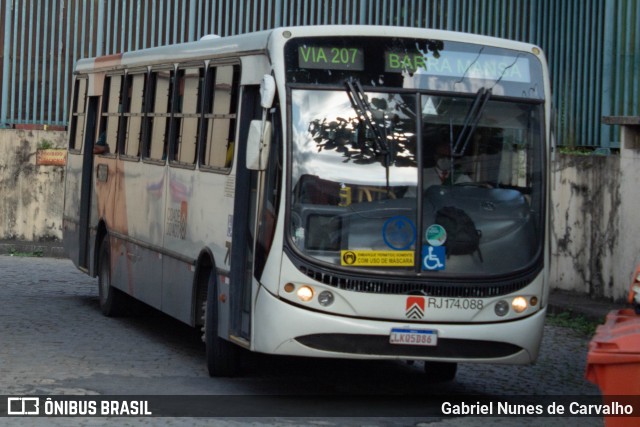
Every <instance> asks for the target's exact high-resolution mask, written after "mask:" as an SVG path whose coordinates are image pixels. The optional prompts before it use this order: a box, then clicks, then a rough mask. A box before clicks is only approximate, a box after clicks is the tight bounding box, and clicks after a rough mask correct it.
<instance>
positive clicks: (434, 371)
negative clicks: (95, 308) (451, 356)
mask: <svg viewBox="0 0 640 427" xmlns="http://www.w3.org/2000/svg"><path fill="white" fill-rule="evenodd" d="M457 371H458V364H457V363H452V362H424V373H425V374H426V375H427V377H428V380H429V382H434V383H441V382H448V381H453V380H454V379H455V377H456V373H457Z"/></svg>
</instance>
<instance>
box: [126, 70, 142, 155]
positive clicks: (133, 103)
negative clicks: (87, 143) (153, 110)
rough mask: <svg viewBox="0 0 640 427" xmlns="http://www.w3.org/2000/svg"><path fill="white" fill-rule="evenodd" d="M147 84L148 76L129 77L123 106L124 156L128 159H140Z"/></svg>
mask: <svg viewBox="0 0 640 427" xmlns="http://www.w3.org/2000/svg"><path fill="white" fill-rule="evenodd" d="M146 84H147V75H146V74H143V73H140V74H129V75H127V84H126V88H125V89H126V96H125V99H124V100H123V101H124V103H123V105H122V108H123V111H124V114H123V116H124V126H123V127H124V129H125V137H124V147H123V149H122V154H124V155H126V156H127V157H140V141H141V140H142V119H143V111H144V110H143V109H144V97H145V89H146Z"/></svg>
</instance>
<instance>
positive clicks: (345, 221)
mask: <svg viewBox="0 0 640 427" xmlns="http://www.w3.org/2000/svg"><path fill="white" fill-rule="evenodd" d="M291 94H292V109H291V113H292V125H291V126H292V128H291V130H292V136H293V138H292V145H291V147H292V149H291V157H292V162H291V167H292V172H291V180H292V181H291V187H290V188H292V196H291V198H290V200H291V205H290V217H291V220H292V221H291V229H290V235H291V240H292V241H293V242H294V244H295V245H296V246H297V247H298V249H299V251H300V252H301V253H302V254H305V255H306V256H309V257H312V258H314V259H316V260H317V261H320V262H324V263H328V264H330V265H335V266H339V267H341V268H372V269H379V270H385V271H388V270H390V269H393V270H395V271H400V272H405V273H406V274H415V273H417V272H425V271H438V272H439V271H443V272H446V273H455V274H464V275H469V274H478V273H484V274H501V273H507V272H511V271H516V270H518V269H522V268H525V267H526V266H527V265H529V264H530V263H531V262H532V261H533V259H534V258H535V255H536V254H537V253H538V250H539V246H540V244H541V239H540V237H539V236H540V234H541V233H540V230H541V227H542V209H543V203H542V191H541V190H542V184H543V183H542V176H543V174H542V173H541V167H542V160H541V153H542V139H541V121H540V115H541V114H542V107H541V106H540V105H532V104H520V103H515V102H507V101H504V100H498V99H495V98H493V97H491V98H490V95H489V94H490V91H486V92H485V91H480V92H478V94H477V95H476V96H475V98H474V97H470V96H464V97H456V96H450V95H447V96H444V95H433V94H415V93H411V94H408V93H386V92H366V93H365V94H363V96H365V97H366V98H365V100H366V102H367V103H368V105H366V108H360V107H358V106H354V102H353V96H354V94H353V91H352V90H351V89H349V90H347V89H345V90H342V91H341V90H293V91H292V92H291ZM363 114H368V115H369V117H370V118H371V123H366V121H365V120H363V117H362V116H363ZM374 126H375V128H374ZM376 130H378V131H379V135H376V133H378V132H376ZM380 138H384V144H382V143H381V142H380ZM462 224H466V225H462ZM455 230H463V231H455ZM505 253H509V254H510V257H505V256H504V254H505ZM436 261H437V262H436Z"/></svg>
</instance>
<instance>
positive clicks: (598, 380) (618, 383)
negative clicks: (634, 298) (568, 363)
mask: <svg viewBox="0 0 640 427" xmlns="http://www.w3.org/2000/svg"><path fill="white" fill-rule="evenodd" d="M585 376H586V378H587V380H589V381H591V382H592V383H595V384H597V385H598V387H599V388H600V392H601V393H602V395H603V400H604V403H605V404H607V403H610V402H611V401H612V400H620V399H619V398H616V397H611V396H617V397H620V396H634V398H633V400H635V401H636V402H637V400H638V399H637V397H638V395H640V316H636V314H635V313H634V311H633V310H630V309H625V310H614V311H612V312H610V313H609V314H608V315H607V317H606V320H605V324H604V325H600V326H598V328H597V329H596V334H595V336H594V337H593V339H592V340H591V342H590V343H589V353H588V355H587V371H586V375H585ZM608 397H611V398H608ZM635 410H636V411H638V410H640V408H638V407H636V408H635ZM605 425H606V426H608V427H611V426H639V425H640V417H615V416H609V417H605Z"/></svg>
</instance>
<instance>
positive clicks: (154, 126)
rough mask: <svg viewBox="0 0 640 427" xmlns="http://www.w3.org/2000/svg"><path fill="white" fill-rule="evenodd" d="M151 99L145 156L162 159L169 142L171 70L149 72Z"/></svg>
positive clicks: (173, 75)
mask: <svg viewBox="0 0 640 427" xmlns="http://www.w3.org/2000/svg"><path fill="white" fill-rule="evenodd" d="M151 78H152V81H153V87H152V88H151V89H152V90H153V100H152V103H151V108H150V112H149V114H148V118H149V122H148V126H149V128H150V130H151V131H150V134H149V140H148V141H147V144H146V152H145V157H146V158H149V159H152V160H164V159H166V156H167V143H168V142H169V117H170V115H171V114H170V111H171V102H170V98H169V97H170V94H171V89H172V86H173V80H174V78H175V72H174V71H173V70H156V71H153V72H152V73H151Z"/></svg>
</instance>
